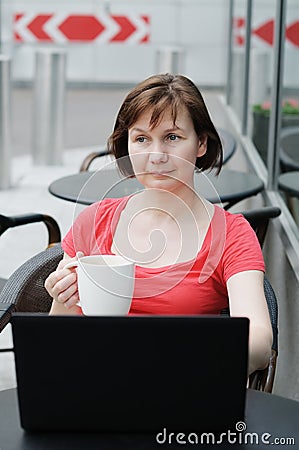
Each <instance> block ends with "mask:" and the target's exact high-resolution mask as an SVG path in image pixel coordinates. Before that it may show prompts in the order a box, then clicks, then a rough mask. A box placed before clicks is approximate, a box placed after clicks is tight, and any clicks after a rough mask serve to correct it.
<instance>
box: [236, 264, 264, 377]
mask: <svg viewBox="0 0 299 450" xmlns="http://www.w3.org/2000/svg"><path fill="white" fill-rule="evenodd" d="M227 289H228V296H229V305H230V306H229V307H230V315H231V316H238V317H248V318H249V320H250V325H249V361H248V373H249V374H250V373H252V372H254V371H255V370H257V369H264V368H265V367H266V366H267V364H268V362H269V358H270V355H271V346H272V341H273V336H272V327H271V321H270V316H269V311H268V306H267V301H266V298H265V293H264V273H263V272H261V271H258V270H248V271H244V272H239V273H237V274H235V275H232V276H231V277H230V278H229V279H228V281H227Z"/></svg>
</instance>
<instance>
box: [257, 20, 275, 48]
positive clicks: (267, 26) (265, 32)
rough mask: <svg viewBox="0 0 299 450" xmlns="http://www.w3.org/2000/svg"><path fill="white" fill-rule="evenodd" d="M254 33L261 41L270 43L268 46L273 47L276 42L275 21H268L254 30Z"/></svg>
mask: <svg viewBox="0 0 299 450" xmlns="http://www.w3.org/2000/svg"><path fill="white" fill-rule="evenodd" d="M252 33H253V34H255V35H257V36H258V37H259V38H260V39H263V40H264V41H266V42H268V44H270V45H273V42H274V20H273V19H271V20H268V22H265V23H264V24H263V25H261V26H260V27H258V28H256V29H255V30H252Z"/></svg>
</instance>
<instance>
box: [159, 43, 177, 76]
mask: <svg viewBox="0 0 299 450" xmlns="http://www.w3.org/2000/svg"><path fill="white" fill-rule="evenodd" d="M156 58H157V73H173V74H179V73H182V72H183V66H184V51H183V49H182V48H181V47H172V46H169V47H161V48H158V50H157V54H156Z"/></svg>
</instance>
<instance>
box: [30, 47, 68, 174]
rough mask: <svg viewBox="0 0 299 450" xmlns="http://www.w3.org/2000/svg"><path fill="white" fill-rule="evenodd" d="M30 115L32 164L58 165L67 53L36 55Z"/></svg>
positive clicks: (62, 126)
mask: <svg viewBox="0 0 299 450" xmlns="http://www.w3.org/2000/svg"><path fill="white" fill-rule="evenodd" d="M35 61H36V79H35V88H34V114H33V119H34V120H33V142H32V147H33V162H34V164H37V165H61V164H62V153H63V147H64V115H65V114H64V113H65V68H66V53H65V51H63V50H59V49H41V50H39V51H37V53H36V60H35Z"/></svg>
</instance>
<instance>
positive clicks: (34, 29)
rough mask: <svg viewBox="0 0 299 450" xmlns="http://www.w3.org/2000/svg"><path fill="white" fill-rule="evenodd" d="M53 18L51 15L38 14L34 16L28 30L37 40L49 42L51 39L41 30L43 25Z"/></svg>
mask: <svg viewBox="0 0 299 450" xmlns="http://www.w3.org/2000/svg"><path fill="white" fill-rule="evenodd" d="M51 17H53V14H44V15H43V14H40V15H38V16H36V17H35V18H34V19H33V20H32V21H31V22H30V23H29V24H28V25H27V28H28V30H30V31H31V33H32V34H33V35H34V36H35V37H36V38H37V39H38V40H39V41H48V42H51V41H52V38H51V36H49V35H48V34H47V33H45V31H44V30H43V26H44V25H45V23H46V22H47V21H48V20H49V19H51Z"/></svg>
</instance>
